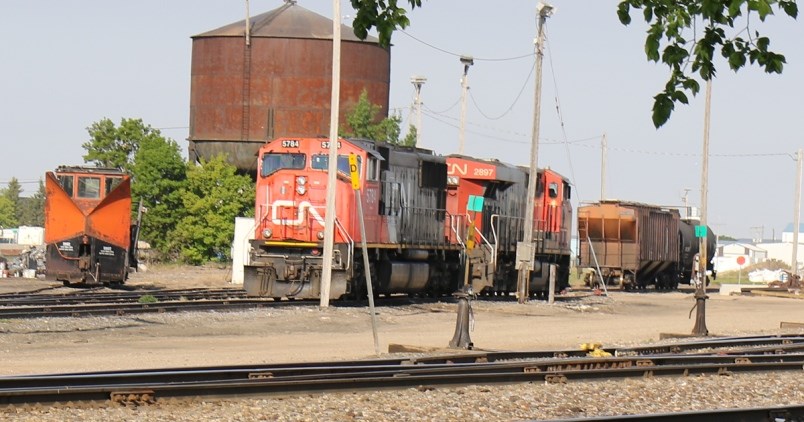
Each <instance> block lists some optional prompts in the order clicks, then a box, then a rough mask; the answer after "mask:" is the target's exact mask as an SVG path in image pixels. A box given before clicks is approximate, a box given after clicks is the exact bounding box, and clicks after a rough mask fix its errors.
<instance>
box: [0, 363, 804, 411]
mask: <svg viewBox="0 0 804 422" xmlns="http://www.w3.org/2000/svg"><path fill="white" fill-rule="evenodd" d="M795 403H799V404H800V403H804V373H802V372H795V373H783V374H780V373H767V374H736V375H731V376H718V375H711V376H695V377H679V378H654V379H628V380H621V381H595V382H570V383H568V384H535V383H534V384H517V385H505V386H486V385H475V386H470V387H460V388H458V387H451V388H429V387H419V388H409V389H406V390H402V391H377V392H358V393H337V394H320V395H301V396H293V397H283V398H244V399H237V400H202V399H196V400H182V401H171V400H168V401H164V402H158V403H157V404H154V405H150V406H143V407H122V406H113V405H106V404H104V405H96V407H92V408H86V407H85V406H74V407H70V405H66V406H63V407H56V408H46V407H36V406H23V407H6V408H0V418H3V419H5V420H14V421H31V422H33V421H37V422H40V421H84V422H95V421H97V422H108V421H201V420H203V421H313V420H327V421H510V420H530V419H556V418H584V417H591V416H605V415H627V414H643V413H662V412H680V411H691V410H709V409H726V408H738V407H759V406H771V405H779V406H781V405H789V404H795Z"/></svg>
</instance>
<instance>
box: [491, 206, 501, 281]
mask: <svg viewBox="0 0 804 422" xmlns="http://www.w3.org/2000/svg"><path fill="white" fill-rule="evenodd" d="M494 220H497V224H499V223H500V214H492V215H491V218H490V219H489V224H491V234H492V235H493V236H494V250H493V251H492V256H493V258H492V260H491V262H492V264H493V265H494V269H495V270H496V269H497V254H498V253H499V250H500V249H499V248H500V239H499V238H498V237H497V226H496V225H495V224H494Z"/></svg>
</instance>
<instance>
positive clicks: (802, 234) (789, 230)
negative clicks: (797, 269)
mask: <svg viewBox="0 0 804 422" xmlns="http://www.w3.org/2000/svg"><path fill="white" fill-rule="evenodd" d="M802 228H804V224H799V225H798V243H802V242H804V231H802ZM782 243H793V223H790V224H788V225H787V226H786V227H785V228H784V231H783V232H782ZM790 254H791V255H790V256H788V257H787V260H786V261H787V262H790V258H791V257H792V256H793V255H792V254H793V252H790ZM799 261H801V260H800V259H799Z"/></svg>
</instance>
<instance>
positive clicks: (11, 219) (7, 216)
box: [0, 189, 18, 228]
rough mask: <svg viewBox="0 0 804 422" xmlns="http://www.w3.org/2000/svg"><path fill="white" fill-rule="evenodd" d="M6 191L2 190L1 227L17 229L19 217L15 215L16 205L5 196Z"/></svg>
mask: <svg viewBox="0 0 804 422" xmlns="http://www.w3.org/2000/svg"><path fill="white" fill-rule="evenodd" d="M5 193H6V190H5V189H0V227H3V228H9V227H17V226H18V224H17V217H16V215H15V213H14V203H13V202H11V200H10V199H8V198H7V197H6V195H5Z"/></svg>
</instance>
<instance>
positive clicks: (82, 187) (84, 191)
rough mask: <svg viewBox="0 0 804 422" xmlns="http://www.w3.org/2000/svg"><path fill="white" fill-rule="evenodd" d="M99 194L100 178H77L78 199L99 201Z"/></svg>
mask: <svg viewBox="0 0 804 422" xmlns="http://www.w3.org/2000/svg"><path fill="white" fill-rule="evenodd" d="M100 193H101V179H100V177H85V176H83V177H79V178H78V197H79V198H85V199H99V198H100Z"/></svg>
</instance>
